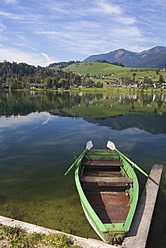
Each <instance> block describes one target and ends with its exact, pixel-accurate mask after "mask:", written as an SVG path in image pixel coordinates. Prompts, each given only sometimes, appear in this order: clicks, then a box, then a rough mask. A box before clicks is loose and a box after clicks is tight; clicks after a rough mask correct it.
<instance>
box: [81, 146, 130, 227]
mask: <svg viewBox="0 0 166 248" xmlns="http://www.w3.org/2000/svg"><path fill="white" fill-rule="evenodd" d="M122 172H123V173H122ZM80 181H81V185H82V188H83V191H84V193H85V196H86V198H87V200H88V201H89V203H90V205H91V206H92V208H93V209H94V211H95V212H96V214H97V215H98V217H99V218H100V220H101V221H102V222H103V223H104V224H111V223H124V222H125V220H126V218H127V215H128V212H129V210H130V195H129V191H128V190H127V189H129V188H130V187H132V180H131V178H129V177H128V176H127V175H126V173H125V171H124V169H123V164H122V163H121V161H120V159H119V155H118V153H117V152H116V151H110V150H94V149H91V150H89V151H88V152H87V153H86V155H85V158H84V160H83V161H82V170H81V173H80Z"/></svg>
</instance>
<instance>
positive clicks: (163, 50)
mask: <svg viewBox="0 0 166 248" xmlns="http://www.w3.org/2000/svg"><path fill="white" fill-rule="evenodd" d="M101 59H105V60H107V61H108V62H121V63H122V64H124V65H125V66H126V67H133V68H141V67H142V68H161V67H166V47H162V46H157V47H154V48H151V49H149V50H145V51H142V52H139V53H138V52H131V51H127V50H125V49H119V50H115V51H113V52H109V53H105V54H99V55H91V56H89V57H88V58H87V59H85V60H84V62H94V61H96V60H101Z"/></svg>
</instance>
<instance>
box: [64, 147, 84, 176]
mask: <svg viewBox="0 0 166 248" xmlns="http://www.w3.org/2000/svg"><path fill="white" fill-rule="evenodd" d="M86 151H87V149H85V150H84V151H83V153H82V154H81V155H80V156H79V157H78V158H77V159H76V160H75V161H74V163H73V164H72V165H71V166H70V167H69V169H68V170H67V171H66V172H65V174H64V175H65V176H66V175H67V174H68V173H69V172H70V171H71V169H72V168H73V167H74V165H75V164H76V163H77V162H78V160H79V159H80V158H81V157H82V156H83V155H84V154H85V152H86Z"/></svg>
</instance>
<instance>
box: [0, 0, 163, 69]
mask: <svg viewBox="0 0 166 248" xmlns="http://www.w3.org/2000/svg"><path fill="white" fill-rule="evenodd" d="M155 46H166V1H165V0H95V1H94V0H72V1H71V0H0V62H3V61H5V60H7V61H9V62H11V63H12V62H13V61H14V62H17V63H20V62H24V63H27V64H30V65H35V66H38V65H39V66H48V65H49V64H50V63H55V62H61V61H71V60H75V61H76V60H78V61H83V60H84V59H86V58H87V57H88V56H90V55H94V54H101V53H108V52H111V51H114V50H117V49H120V48H124V49H126V50H129V51H133V52H140V51H143V50H147V49H150V48H152V47H155Z"/></svg>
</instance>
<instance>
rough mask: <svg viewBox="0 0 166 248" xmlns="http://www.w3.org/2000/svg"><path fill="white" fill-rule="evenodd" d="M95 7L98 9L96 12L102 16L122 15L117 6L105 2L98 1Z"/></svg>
mask: <svg viewBox="0 0 166 248" xmlns="http://www.w3.org/2000/svg"><path fill="white" fill-rule="evenodd" d="M97 5H98V7H99V9H98V11H100V12H103V13H104V14H109V15H110V14H116V15H120V14H122V9H121V8H120V7H119V6H118V5H113V4H110V3H108V2H107V1H105V0H99V1H98V2H97Z"/></svg>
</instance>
